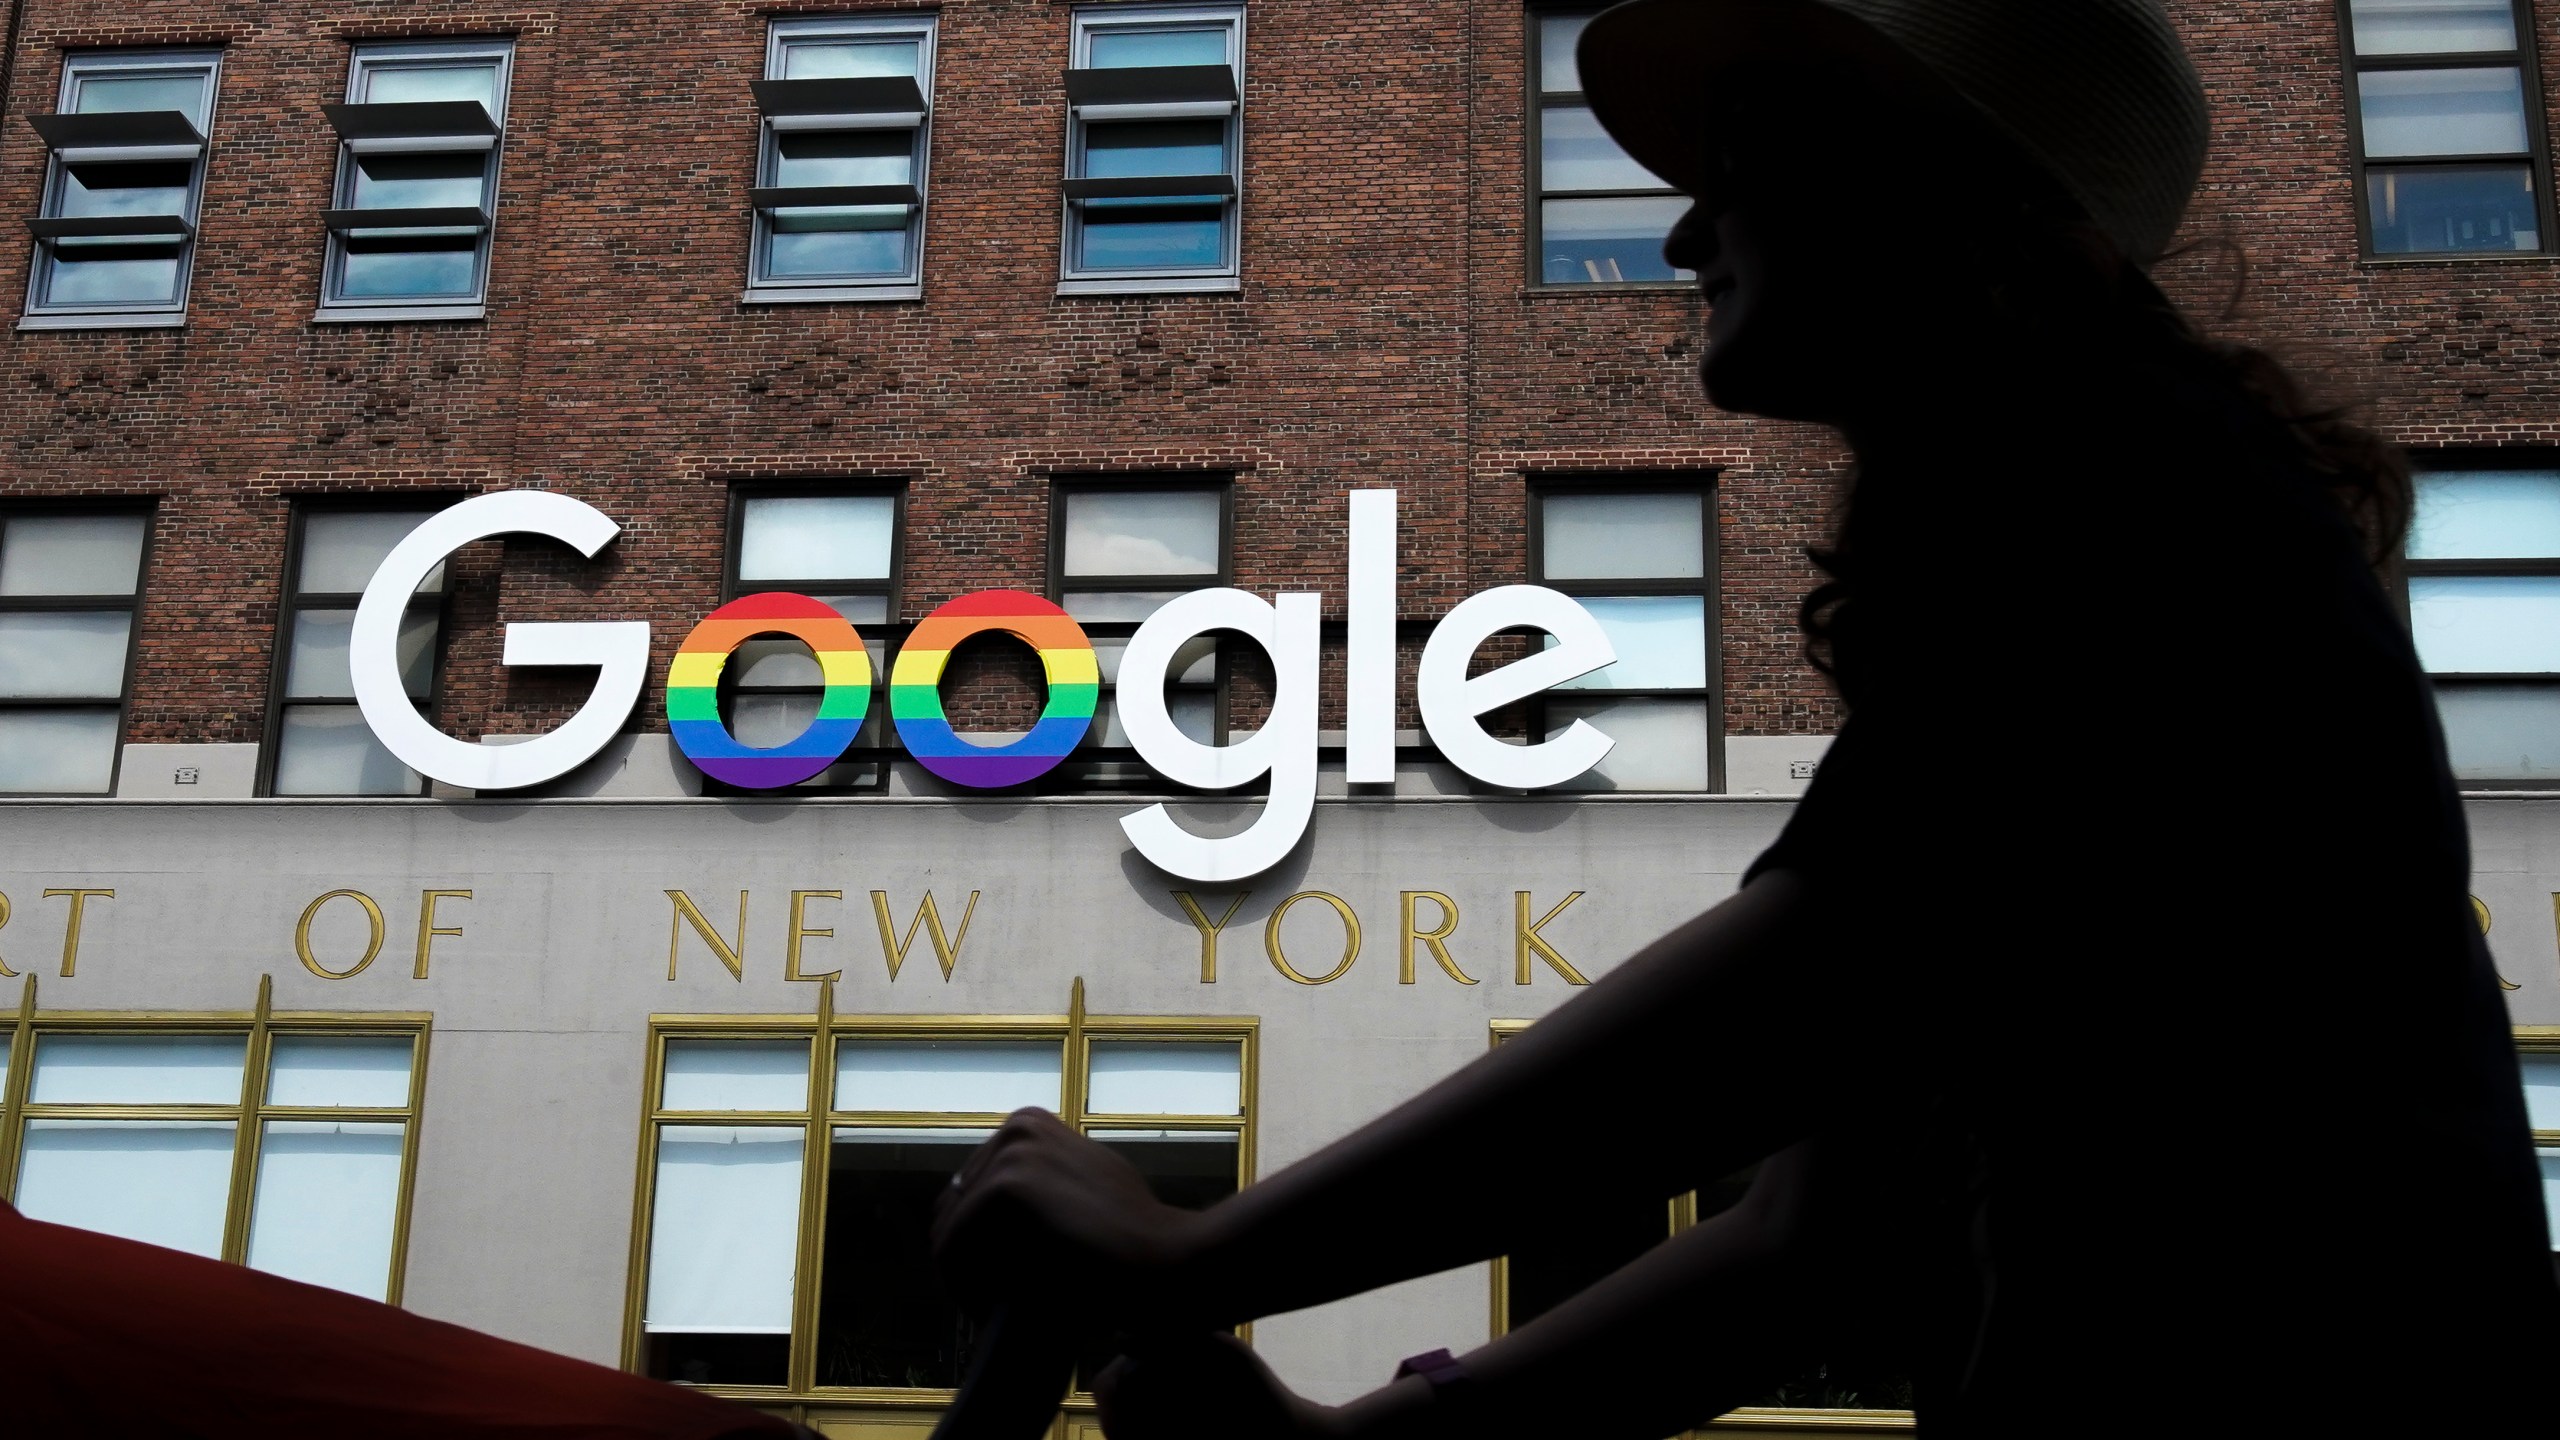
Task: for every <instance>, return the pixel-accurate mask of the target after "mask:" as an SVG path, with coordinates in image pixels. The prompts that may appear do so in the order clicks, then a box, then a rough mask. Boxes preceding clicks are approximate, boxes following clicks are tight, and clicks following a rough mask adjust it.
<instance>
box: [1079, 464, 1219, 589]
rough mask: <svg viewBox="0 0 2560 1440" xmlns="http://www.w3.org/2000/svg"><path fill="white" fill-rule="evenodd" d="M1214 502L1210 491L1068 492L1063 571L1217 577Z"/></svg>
mask: <svg viewBox="0 0 2560 1440" xmlns="http://www.w3.org/2000/svg"><path fill="white" fill-rule="evenodd" d="M1218 500H1219V496H1218V492H1217V491H1214V490H1078V491H1070V492H1069V493H1068V495H1067V537H1066V554H1065V557H1064V558H1065V565H1066V573H1067V574H1068V575H1070V576H1075V575H1204V576H1205V575H1215V574H1217V572H1218V560H1219V544H1218V509H1219V504H1218ZM1077 598H1078V599H1089V598H1091V597H1084V596H1079V597H1077ZM1150 613H1152V611H1150Z"/></svg>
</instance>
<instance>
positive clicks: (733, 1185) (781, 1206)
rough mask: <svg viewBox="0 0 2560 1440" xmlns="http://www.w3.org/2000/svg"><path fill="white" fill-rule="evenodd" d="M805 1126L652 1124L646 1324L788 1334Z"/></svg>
mask: <svg viewBox="0 0 2560 1440" xmlns="http://www.w3.org/2000/svg"><path fill="white" fill-rule="evenodd" d="M806 1133H807V1132H806V1131H805V1130H804V1129H803V1128H801V1127H799V1126H791V1127H781V1126H773V1127H750V1126H713V1125H669V1126H667V1127H665V1128H664V1129H663V1130H662V1131H660V1133H659V1136H658V1177H657V1179H658V1183H657V1197H656V1202H657V1203H656V1207H655V1214H654V1218H653V1220H652V1223H651V1225H650V1228H649V1301H648V1308H647V1310H646V1312H645V1314H644V1315H643V1317H642V1324H643V1325H644V1326H645V1327H646V1328H647V1329H649V1330H652V1331H682V1332H686V1333H691V1334H721V1335H787V1334H789V1333H791V1294H792V1262H793V1256H794V1252H795V1251H797V1249H798V1248H799V1246H798V1240H799V1233H800V1162H801V1151H802V1146H803V1142H804V1138H805V1135H806Z"/></svg>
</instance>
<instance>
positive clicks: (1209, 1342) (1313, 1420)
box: [1093, 1331, 1345, 1440]
mask: <svg viewBox="0 0 2560 1440" xmlns="http://www.w3.org/2000/svg"><path fill="white" fill-rule="evenodd" d="M1093 1399H1094V1404H1095V1405H1096V1406H1097V1407H1098V1408H1099V1409H1100V1410H1101V1412H1102V1432H1103V1434H1105V1435H1107V1436H1109V1437H1110V1440H1199V1437H1201V1436H1203V1435H1215V1436H1217V1437H1219V1440H1345V1435H1344V1432H1343V1429H1342V1427H1341V1426H1340V1425H1339V1424H1338V1423H1337V1421H1338V1420H1339V1418H1340V1412H1338V1411H1336V1410H1334V1409H1332V1408H1331V1407H1329V1406H1324V1405H1317V1404H1314V1403H1312V1402H1310V1401H1307V1400H1303V1399H1300V1398H1299V1397H1298V1396H1296V1395H1294V1394H1292V1393H1290V1391H1289V1388H1288V1387H1287V1386H1285V1385H1282V1384H1281V1383H1280V1380H1279V1377H1278V1376H1275V1375H1273V1374H1272V1373H1271V1369H1270V1367H1269V1366H1267V1365H1265V1364H1263V1363H1262V1361H1261V1359H1260V1357H1258V1356H1256V1355H1255V1354H1254V1353H1253V1351H1252V1350H1250V1349H1248V1348H1246V1346H1245V1343H1244V1342H1243V1341H1241V1340H1238V1339H1237V1338H1236V1337H1235V1336H1233V1335H1230V1334H1226V1333H1223V1332H1215V1331H1212V1332H1205V1333H1186V1334H1182V1335H1179V1336H1170V1337H1168V1336H1161V1335H1160V1336H1153V1337H1149V1338H1147V1339H1145V1340H1141V1341H1138V1342H1136V1343H1133V1344H1132V1345H1131V1346H1130V1347H1129V1351H1128V1353H1127V1354H1125V1355H1123V1356H1122V1357H1121V1358H1119V1359H1117V1360H1115V1361H1113V1362H1111V1364H1110V1365H1109V1366H1107V1367H1105V1368H1104V1370H1103V1372H1102V1373H1101V1374H1100V1375H1098V1376H1096V1377H1094V1382H1093Z"/></svg>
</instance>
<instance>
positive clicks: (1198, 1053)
mask: <svg viewBox="0 0 2560 1440" xmlns="http://www.w3.org/2000/svg"><path fill="white" fill-rule="evenodd" d="M1091 1050H1092V1057H1091V1065H1090V1068H1089V1070H1088V1071H1087V1076H1088V1079H1087V1083H1086V1091H1085V1104H1084V1108H1085V1110H1086V1111H1087V1112H1088V1113H1090V1114H1096V1115H1241V1114H1243V1113H1244V1048H1243V1047H1242V1046H1240V1045H1238V1044H1236V1043H1235V1042H1234V1041H1232V1040H1221V1041H1213V1042H1206V1043H1202V1042H1192V1041H1185V1042H1180V1043H1160V1042H1157V1041H1152V1040H1096V1041H1094V1042H1093V1044H1092V1046H1091Z"/></svg>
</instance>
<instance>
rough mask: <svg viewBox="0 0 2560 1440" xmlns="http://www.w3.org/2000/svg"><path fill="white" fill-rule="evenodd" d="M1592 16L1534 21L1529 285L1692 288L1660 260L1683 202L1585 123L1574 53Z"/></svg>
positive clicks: (1589, 119)
mask: <svg viewBox="0 0 2560 1440" xmlns="http://www.w3.org/2000/svg"><path fill="white" fill-rule="evenodd" d="M1594 13H1596V12H1595V11H1590V10H1584V11H1578V12H1572V13H1561V14H1546V13H1536V12H1533V13H1532V14H1531V15H1530V17H1529V21H1530V27H1531V31H1532V35H1531V45H1530V50H1531V53H1532V56H1533V58H1534V63H1533V65H1532V73H1533V74H1534V75H1535V76H1536V79H1535V82H1534V84H1535V90H1536V93H1535V94H1534V95H1533V96H1532V97H1531V99H1532V101H1533V104H1532V107H1531V112H1530V113H1531V117H1532V123H1533V124H1534V125H1535V126H1536V131H1535V137H1534V139H1533V141H1532V147H1531V154H1532V157H1533V160H1532V164H1533V167H1534V168H1533V172H1532V173H1533V175H1534V180H1533V182H1532V184H1531V186H1530V191H1531V193H1530V197H1529V253H1530V256H1531V259H1532V264H1531V268H1530V275H1531V278H1532V279H1533V280H1534V281H1535V282H1536V283H1537V284H1540V285H1621V284H1642V283H1647V282H1653V283H1668V282H1673V281H1680V280H1689V279H1693V278H1695V277H1694V276H1693V275H1692V274H1691V272H1689V271H1686V270H1678V269H1674V268H1673V267H1672V265H1671V262H1669V261H1668V260H1665V259H1663V258H1662V242H1663V240H1664V238H1665V237H1667V236H1669V235H1670V233H1671V226H1672V224H1673V222H1675V221H1677V220H1678V219H1679V218H1680V216H1681V215H1682V214H1683V213H1684V212H1685V211H1687V210H1688V208H1689V201H1688V198H1687V197H1686V196H1683V195H1682V194H1680V192H1678V191H1677V190H1674V189H1672V188H1671V187H1670V186H1669V185H1666V184H1664V183H1663V181H1662V178H1661V177H1660V176H1658V175H1655V174H1654V173H1653V172H1652V171H1650V170H1647V169H1645V168H1644V167H1643V166H1641V165H1639V164H1637V163H1636V162H1635V160H1634V159H1633V158H1631V157H1630V156H1629V155H1628V154H1627V152H1626V151H1625V150H1623V149H1621V148H1619V145H1618V142H1617V141H1615V140H1612V139H1610V138H1609V134H1608V132H1607V131H1605V130H1603V129H1601V128H1600V122H1599V120H1598V119H1597V118H1595V117H1594V116H1593V115H1592V113H1591V105H1590V102H1588V101H1586V100H1585V99H1583V96H1582V74H1581V71H1580V70H1579V69H1577V68H1576V66H1575V64H1574V53H1573V47H1574V46H1575V45H1576V44H1577V43H1579V42H1580V41H1581V39H1582V31H1583V27H1584V26H1586V25H1589V24H1590V23H1591V17H1592V15H1593V14H1594Z"/></svg>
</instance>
